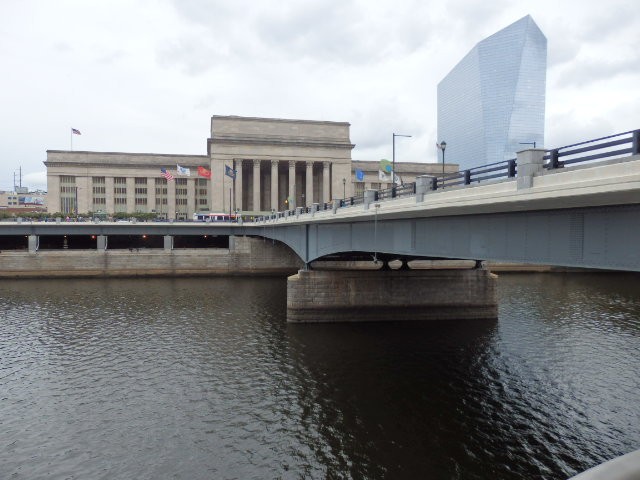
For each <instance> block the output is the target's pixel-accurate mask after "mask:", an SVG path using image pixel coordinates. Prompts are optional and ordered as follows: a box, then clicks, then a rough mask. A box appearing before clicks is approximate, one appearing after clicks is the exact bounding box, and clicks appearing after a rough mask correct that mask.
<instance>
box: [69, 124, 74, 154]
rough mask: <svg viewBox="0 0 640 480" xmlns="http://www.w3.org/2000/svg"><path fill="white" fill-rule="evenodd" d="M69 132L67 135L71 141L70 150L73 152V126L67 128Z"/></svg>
mask: <svg viewBox="0 0 640 480" xmlns="http://www.w3.org/2000/svg"><path fill="white" fill-rule="evenodd" d="M69 131H70V132H71V134H70V135H69V139H70V141H71V151H72V152H73V128H71V129H70V130H69Z"/></svg>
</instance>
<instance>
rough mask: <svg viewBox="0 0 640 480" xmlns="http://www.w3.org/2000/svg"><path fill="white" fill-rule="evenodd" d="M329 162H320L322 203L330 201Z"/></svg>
mask: <svg viewBox="0 0 640 480" xmlns="http://www.w3.org/2000/svg"><path fill="white" fill-rule="evenodd" d="M330 168H331V162H322V201H323V202H324V203H329V202H330V201H331V170H330Z"/></svg>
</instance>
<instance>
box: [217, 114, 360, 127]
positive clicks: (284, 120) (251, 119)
mask: <svg viewBox="0 0 640 480" xmlns="http://www.w3.org/2000/svg"><path fill="white" fill-rule="evenodd" d="M214 119H227V120H240V121H247V122H255V121H258V122H281V123H293V122H295V123H305V124H314V125H341V126H345V127H348V126H351V124H350V123H349V122H334V121H330V120H301V119H296V118H268V117H243V116H239V115H212V116H211V121H213V120H214Z"/></svg>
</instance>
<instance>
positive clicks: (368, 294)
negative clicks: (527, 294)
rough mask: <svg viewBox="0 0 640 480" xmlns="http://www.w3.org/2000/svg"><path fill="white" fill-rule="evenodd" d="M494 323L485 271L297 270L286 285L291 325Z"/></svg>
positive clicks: (490, 277) (490, 281)
mask: <svg viewBox="0 0 640 480" xmlns="http://www.w3.org/2000/svg"><path fill="white" fill-rule="evenodd" d="M497 317H498V302H497V297H496V276H495V275H494V274H492V273H490V272H489V271H488V270H482V269H474V270H388V271H380V270H373V271H366V270H342V271H317V270H301V271H299V272H298V273H297V274H296V275H292V276H291V277H289V278H288V280H287V321H288V322H289V323H318V322H354V321H356V322H357V321H397V320H458V319H495V318H497Z"/></svg>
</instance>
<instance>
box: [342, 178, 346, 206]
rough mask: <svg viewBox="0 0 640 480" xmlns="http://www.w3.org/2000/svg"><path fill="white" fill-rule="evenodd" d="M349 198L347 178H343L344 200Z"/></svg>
mask: <svg viewBox="0 0 640 480" xmlns="http://www.w3.org/2000/svg"><path fill="white" fill-rule="evenodd" d="M346 198H347V179H346V178H343V179H342V201H343V202H344V201H345V200H346Z"/></svg>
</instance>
